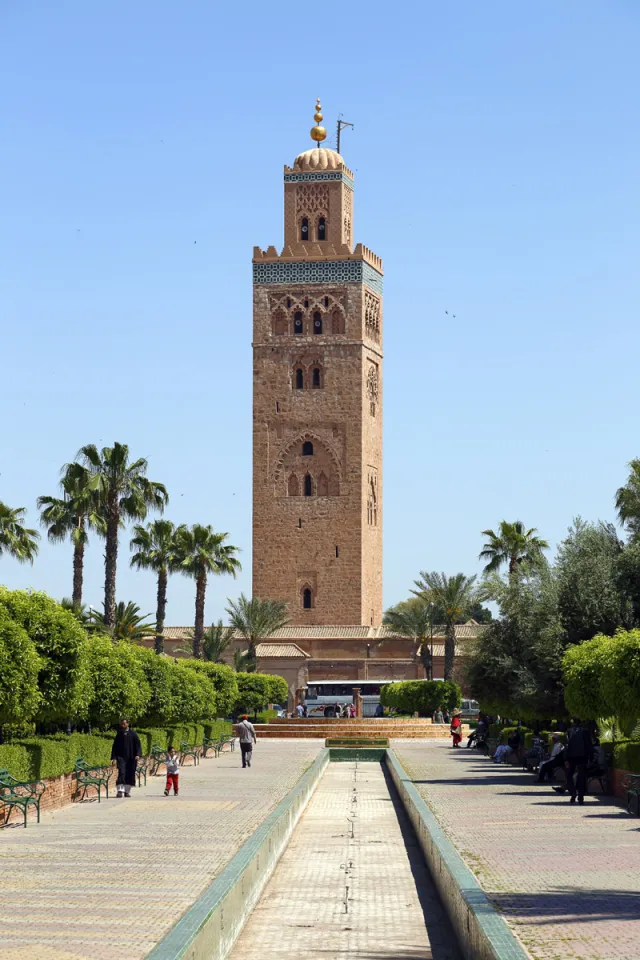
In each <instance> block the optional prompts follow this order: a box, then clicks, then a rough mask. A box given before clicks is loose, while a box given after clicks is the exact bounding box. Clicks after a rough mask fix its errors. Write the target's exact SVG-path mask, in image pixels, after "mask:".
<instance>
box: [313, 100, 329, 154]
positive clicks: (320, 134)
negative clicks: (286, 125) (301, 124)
mask: <svg viewBox="0 0 640 960" xmlns="http://www.w3.org/2000/svg"><path fill="white" fill-rule="evenodd" d="M313 119H314V120H315V122H316V126H315V127H312V128H311V139H312V140H315V141H316V143H322V141H323V140H326V139H327V131H326V130H325V128H324V127H321V126H320V121H321V120H322V105H321V103H320V97H318V99H317V100H316V112H315V114H314V117H313Z"/></svg>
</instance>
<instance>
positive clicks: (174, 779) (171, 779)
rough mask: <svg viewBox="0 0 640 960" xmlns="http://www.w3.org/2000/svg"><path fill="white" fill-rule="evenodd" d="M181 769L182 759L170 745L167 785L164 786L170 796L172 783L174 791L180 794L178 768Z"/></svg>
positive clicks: (166, 793)
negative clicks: (180, 759)
mask: <svg viewBox="0 0 640 960" xmlns="http://www.w3.org/2000/svg"><path fill="white" fill-rule="evenodd" d="M179 769H180V761H179V760H178V755H177V753H176V752H175V750H174V749H173V747H169V751H168V753H167V785H166V787H165V788H164V795H165V797H168V796H169V794H170V793H171V784H173V792H174V794H175V795H176V796H177V795H178V770H179Z"/></svg>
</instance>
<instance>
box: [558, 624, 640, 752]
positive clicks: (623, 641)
mask: <svg viewBox="0 0 640 960" xmlns="http://www.w3.org/2000/svg"><path fill="white" fill-rule="evenodd" d="M563 672H564V680H565V700H566V703H567V706H568V707H569V709H570V710H571V711H572V712H573V713H574V714H575V716H577V717H581V718H582V719H583V720H596V719H598V718H599V717H615V718H616V720H617V722H618V724H619V726H620V728H621V729H622V730H623V731H624V732H625V733H627V734H630V733H631V732H632V730H633V728H634V727H635V725H636V723H637V721H638V716H640V630H629V631H625V630H618V632H617V633H616V634H615V636H613V637H607V636H604V635H603V634H598V635H597V636H595V637H593V638H592V639H591V640H587V641H585V642H584V643H581V644H580V645H579V646H576V647H572V648H571V649H570V650H568V651H567V652H566V654H565V655H564V660H563Z"/></svg>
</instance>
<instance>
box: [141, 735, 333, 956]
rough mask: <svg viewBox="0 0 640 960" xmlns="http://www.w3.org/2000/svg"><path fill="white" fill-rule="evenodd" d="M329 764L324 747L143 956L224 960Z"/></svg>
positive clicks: (327, 753)
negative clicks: (204, 887)
mask: <svg viewBox="0 0 640 960" xmlns="http://www.w3.org/2000/svg"><path fill="white" fill-rule="evenodd" d="M328 763H329V751H328V750H327V749H326V748H323V749H322V750H321V751H320V753H319V754H318V756H317V757H316V759H315V760H314V762H313V763H312V765H311V766H310V767H309V769H308V770H307V771H306V772H305V773H304V774H303V775H302V777H301V778H300V780H298V782H297V783H296V785H295V786H294V787H292V788H291V790H290V791H289V793H288V794H287V795H286V797H284V798H283V799H282V800H281V801H280V803H279V804H278V806H277V807H276V808H275V809H274V810H272V811H271V813H270V814H269V816H268V817H267V818H266V819H265V820H264V821H263V822H262V823H261V824H260V826H259V827H257V829H256V830H254V832H253V833H252V834H251V836H250V837H249V839H248V840H247V841H246V842H245V843H244V844H243V845H242V846H241V847H240V849H239V850H238V852H237V853H236V855H235V856H234V857H233V859H232V860H230V861H229V863H228V864H227V866H226V867H225V868H224V870H223V871H222V873H220V874H219V876H217V877H216V878H215V880H213V881H212V882H211V883H210V884H209V886H208V887H207V889H206V890H205V891H204V892H203V893H202V894H200V896H199V897H198V899H197V900H196V901H195V903H194V904H193V905H192V906H191V907H189V909H188V910H187V912H186V913H185V914H184V915H183V916H182V917H181V918H180V919H179V920H178V922H177V923H176V924H175V926H173V927H172V928H171V930H169V932H168V933H167V934H166V936H165V937H163V938H162V940H161V941H160V942H159V943H158V944H156V946H155V947H154V948H153V950H151V952H150V953H148V954H147V958H148V960H223V958H224V957H226V956H227V955H228V954H229V952H230V950H231V948H232V947H233V944H234V943H235V941H236V939H237V937H238V935H239V933H240V931H241V930H242V927H243V926H244V924H245V923H246V921H247V920H248V918H249V915H250V913H251V911H252V909H253V907H254V906H255V905H256V903H257V902H258V900H259V898H260V894H261V893H262V891H263V889H264V887H265V884H266V883H267V881H268V880H269V878H270V877H271V875H272V873H273V871H274V870H275V868H276V865H277V863H278V860H279V859H280V856H281V855H282V853H283V851H284V849H285V847H286V845H287V843H288V841H289V838H290V837H291V834H292V832H293V829H294V827H295V825H296V824H297V822H298V820H299V819H300V816H301V815H302V813H303V811H304V809H305V807H306V806H307V803H308V802H309V799H310V797H311V795H312V793H313V791H314V790H315V788H316V786H317V784H318V781H319V780H320V777H321V776H322V774H323V773H324V771H325V768H326V766H327V764H328Z"/></svg>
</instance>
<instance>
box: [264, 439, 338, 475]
mask: <svg viewBox="0 0 640 960" xmlns="http://www.w3.org/2000/svg"><path fill="white" fill-rule="evenodd" d="M305 440H310V441H311V442H312V443H313V444H314V449H315V445H316V444H317V445H318V447H324V449H325V450H326V451H327V453H328V454H329V457H330V458H331V461H332V463H333V466H334V469H335V471H336V476H337V479H338V481H339V482H340V481H342V469H341V467H340V460H339V459H338V455H337V454H336V452H335V450H334V449H333V448H332V447H331V445H330V444H329V443H327V441H326V440H325V439H324V438H323V437H320V436H319V435H318V434H317V433H314V432H313V431H311V430H305V431H303V432H302V433H299V434H298V435H297V436H296V437H293V438H292V439H291V440H289V441H288V442H287V443H286V444H285V446H284V448H283V449H282V451H281V453H280V456H279V457H278V462H277V464H276V467H275V470H274V474H273V479H274V481H275V482H276V483H277V481H278V480H279V479H280V477H281V475H282V468H283V467H284V461H285V458H286V456H287V454H288V453H290V452H291V450H292V449H293V448H294V447H295V445H296V444H298V443H299V444H303V443H304V442H305Z"/></svg>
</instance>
